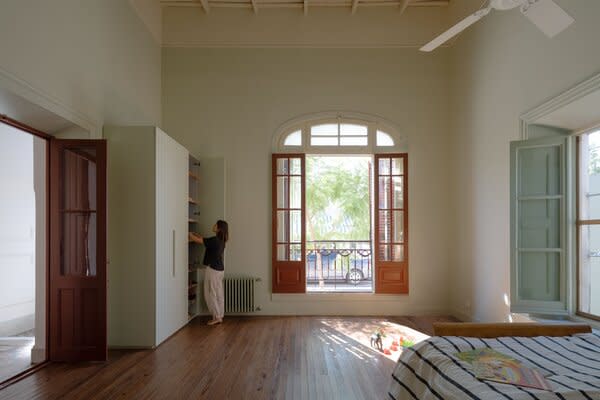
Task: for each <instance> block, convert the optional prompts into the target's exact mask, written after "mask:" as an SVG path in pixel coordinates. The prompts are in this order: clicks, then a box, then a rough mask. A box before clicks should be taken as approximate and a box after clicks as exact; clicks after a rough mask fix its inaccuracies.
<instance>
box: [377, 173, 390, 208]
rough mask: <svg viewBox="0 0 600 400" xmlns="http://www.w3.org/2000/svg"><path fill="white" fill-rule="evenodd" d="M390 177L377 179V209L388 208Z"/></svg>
mask: <svg viewBox="0 0 600 400" xmlns="http://www.w3.org/2000/svg"><path fill="white" fill-rule="evenodd" d="M390 179H391V178H390V177H389V176H380V177H379V208H380V209H383V208H390Z"/></svg>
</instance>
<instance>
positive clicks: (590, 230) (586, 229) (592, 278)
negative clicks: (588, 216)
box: [579, 225, 600, 315]
mask: <svg viewBox="0 0 600 400" xmlns="http://www.w3.org/2000/svg"><path fill="white" fill-rule="evenodd" d="M579 311H583V312H585V313H588V314H593V315H600V225H583V226H581V227H580V229H579Z"/></svg>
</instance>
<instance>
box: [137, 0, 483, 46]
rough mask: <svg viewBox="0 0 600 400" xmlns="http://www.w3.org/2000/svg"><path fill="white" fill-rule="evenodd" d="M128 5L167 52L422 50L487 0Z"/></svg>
mask: <svg viewBox="0 0 600 400" xmlns="http://www.w3.org/2000/svg"><path fill="white" fill-rule="evenodd" d="M129 1H130V3H131V4H132V6H133V8H134V9H135V11H136V12H137V14H138V15H139V16H140V18H141V19H142V20H143V21H144V23H145V24H146V26H147V27H148V29H149V30H150V32H152V34H153V36H154V37H155V39H156V41H157V42H158V43H159V44H160V45H161V46H163V47H309V48H332V47H335V48H356V47H358V48H389V47H391V48H405V47H408V48H418V47H421V46H422V45H423V44H425V43H427V42H428V41H429V40H431V39H432V38H433V37H435V36H437V35H438V34H439V33H441V32H443V31H444V30H446V29H447V28H448V27H450V26H452V25H453V24H454V23H455V22H456V21H458V20H460V19H461V18H462V17H464V16H466V15H467V14H468V13H471V12H473V11H474V10H476V9H478V8H479V7H480V6H481V0H129ZM448 45H451V43H449V44H448Z"/></svg>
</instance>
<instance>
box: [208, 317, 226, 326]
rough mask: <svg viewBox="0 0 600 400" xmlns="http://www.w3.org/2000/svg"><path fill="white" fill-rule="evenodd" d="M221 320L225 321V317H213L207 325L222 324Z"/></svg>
mask: <svg viewBox="0 0 600 400" xmlns="http://www.w3.org/2000/svg"><path fill="white" fill-rule="evenodd" d="M221 322H223V319H221V318H213V319H211V320H210V321H208V322H207V323H206V325H217V324H220V323H221Z"/></svg>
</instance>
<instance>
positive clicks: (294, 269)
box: [271, 154, 306, 293]
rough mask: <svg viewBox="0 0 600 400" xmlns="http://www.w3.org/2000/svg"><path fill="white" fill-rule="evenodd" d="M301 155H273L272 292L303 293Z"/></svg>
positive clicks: (303, 162)
mask: <svg viewBox="0 0 600 400" xmlns="http://www.w3.org/2000/svg"><path fill="white" fill-rule="evenodd" d="M304 166H305V157H304V154H273V159H272V186H271V187H272V211H273V214H272V219H273V220H272V230H273V233H272V265H273V276H272V282H273V293H304V292H305V291H306V262H305V261H306V241H305V218H306V217H305V196H304V189H305V174H304Z"/></svg>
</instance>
